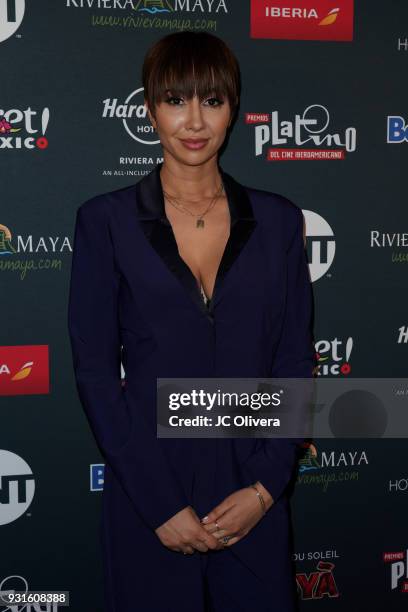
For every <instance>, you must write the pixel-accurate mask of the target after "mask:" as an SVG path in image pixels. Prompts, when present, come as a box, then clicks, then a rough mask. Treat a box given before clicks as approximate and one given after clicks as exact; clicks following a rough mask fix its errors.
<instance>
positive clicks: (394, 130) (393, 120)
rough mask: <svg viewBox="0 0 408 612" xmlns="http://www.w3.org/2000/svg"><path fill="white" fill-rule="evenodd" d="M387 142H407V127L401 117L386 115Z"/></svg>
mask: <svg viewBox="0 0 408 612" xmlns="http://www.w3.org/2000/svg"><path fill="white" fill-rule="evenodd" d="M387 142H388V143H390V144H395V143H397V144H399V143H401V142H408V125H407V123H406V122H405V119H404V118H403V117H400V116H399V115H395V116H393V115H388V117H387Z"/></svg>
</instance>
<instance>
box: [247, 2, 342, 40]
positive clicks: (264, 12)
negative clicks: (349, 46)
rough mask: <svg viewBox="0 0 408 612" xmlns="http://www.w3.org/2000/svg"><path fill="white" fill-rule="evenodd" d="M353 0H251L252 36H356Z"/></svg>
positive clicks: (301, 38) (340, 38) (318, 37)
mask: <svg viewBox="0 0 408 612" xmlns="http://www.w3.org/2000/svg"><path fill="white" fill-rule="evenodd" d="M353 19H354V0H335V1H331V0H251V38H276V39H289V40H343V41H347V40H353Z"/></svg>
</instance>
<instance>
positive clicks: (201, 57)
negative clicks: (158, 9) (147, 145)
mask: <svg viewBox="0 0 408 612" xmlns="http://www.w3.org/2000/svg"><path fill="white" fill-rule="evenodd" d="M142 84H143V87H144V96H145V100H146V102H147V105H148V107H149V110H150V112H151V114H152V116H153V117H155V106H156V104H160V102H162V101H163V100H164V99H165V98H166V97H167V96H166V91H167V90H170V91H171V94H172V95H173V96H180V97H184V98H186V99H187V100H189V99H191V98H192V97H193V96H194V94H197V96H198V98H199V100H203V99H204V98H205V97H206V96H207V95H208V94H209V93H211V94H212V95H215V96H216V97H219V98H224V97H226V98H227V99H228V101H229V104H230V107H231V118H233V117H234V115H235V112H236V110H237V107H238V104H239V96H240V92H241V76H240V70H239V64H238V60H237V58H236V57H235V55H234V54H233V52H232V51H231V49H230V48H229V47H228V46H227V45H226V43H225V42H224V41H223V40H221V38H218V36H214V35H213V34H209V33H208V32H196V31H190V30H185V31H180V32H174V33H172V34H168V35H167V36H164V37H163V38H161V39H160V40H158V41H157V42H156V43H155V44H154V45H153V46H152V47H151V48H150V49H149V50H148V51H147V53H146V55H145V58H144V61H143V66H142Z"/></svg>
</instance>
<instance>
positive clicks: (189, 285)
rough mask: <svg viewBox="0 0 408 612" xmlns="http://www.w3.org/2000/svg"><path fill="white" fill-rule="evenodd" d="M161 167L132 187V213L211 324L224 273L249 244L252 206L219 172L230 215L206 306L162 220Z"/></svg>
mask: <svg viewBox="0 0 408 612" xmlns="http://www.w3.org/2000/svg"><path fill="white" fill-rule="evenodd" d="M162 165H163V163H162V162H161V163H159V164H157V166H156V167H155V168H154V169H153V170H152V171H151V172H149V174H147V175H146V176H144V177H143V178H142V179H141V180H140V181H139V182H138V183H137V184H136V211H137V216H138V220H139V222H140V225H141V228H142V230H143V232H144V234H145V236H146V238H147V239H148V241H149V243H150V245H151V246H152V247H153V249H154V250H155V251H156V253H157V254H158V255H159V256H160V258H161V259H162V261H163V262H164V263H165V265H166V266H167V268H168V269H169V270H170V272H171V273H172V274H173V275H174V276H175V277H176V278H177V279H178V280H179V282H180V283H181V285H182V286H183V287H184V289H185V290H186V291H187V293H188V294H189V295H190V297H191V299H192V300H193V302H194V303H195V304H196V306H197V307H198V308H199V309H200V311H201V312H202V313H203V314H205V315H206V316H207V317H208V318H209V319H210V321H211V322H212V321H213V309H214V307H215V305H216V304H217V303H218V302H219V300H220V299H221V297H222V290H223V287H224V283H225V278H226V276H227V273H228V271H229V270H230V269H231V267H232V265H233V264H234V262H235V261H236V259H237V257H238V255H239V254H240V253H241V251H242V249H243V248H244V246H245V245H246V243H247V241H248V240H249V238H250V236H251V234H252V232H253V230H254V228H255V226H256V223H257V222H256V219H255V218H254V214H253V210H252V205H251V202H250V200H249V196H248V193H247V191H246V189H245V188H244V187H243V186H242V185H241V184H240V183H238V182H237V181H235V179H234V178H233V177H232V176H230V175H229V174H227V173H226V172H224V170H222V168H219V170H220V174H221V177H222V181H223V184H224V188H225V194H226V196H227V201H228V206H229V211H230V218H231V224H230V235H229V238H228V241H227V244H226V246H225V249H224V253H223V255H222V258H221V261H220V264H219V267H218V270H217V275H216V278H215V284H214V290H213V294H212V296H211V300H210V304H209V306H206V304H205V303H204V300H203V298H202V295H201V292H200V288H199V286H198V284H197V281H196V278H195V276H194V274H193V273H192V271H191V270H190V268H189V266H188V265H187V264H186V262H185V261H184V260H183V259H182V257H181V256H180V254H179V251H178V246H177V242H176V239H175V236H174V232H173V229H172V227H171V223H170V222H169V220H168V219H167V217H166V214H165V206H164V195H163V188H162V185H161V180H160V169H161V167H162Z"/></svg>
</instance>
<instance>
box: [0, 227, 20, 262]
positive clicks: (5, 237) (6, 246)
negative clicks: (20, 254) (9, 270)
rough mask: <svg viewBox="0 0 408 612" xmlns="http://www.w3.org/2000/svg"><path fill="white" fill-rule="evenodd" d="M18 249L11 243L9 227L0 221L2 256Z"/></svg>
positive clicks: (0, 248)
mask: <svg viewBox="0 0 408 612" xmlns="http://www.w3.org/2000/svg"><path fill="white" fill-rule="evenodd" d="M15 252H16V249H15V248H14V247H13V245H12V244H11V232H10V230H9V228H8V227H6V226H5V225H2V224H1V223H0V257H1V256H2V255H11V254H12V253H15Z"/></svg>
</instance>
